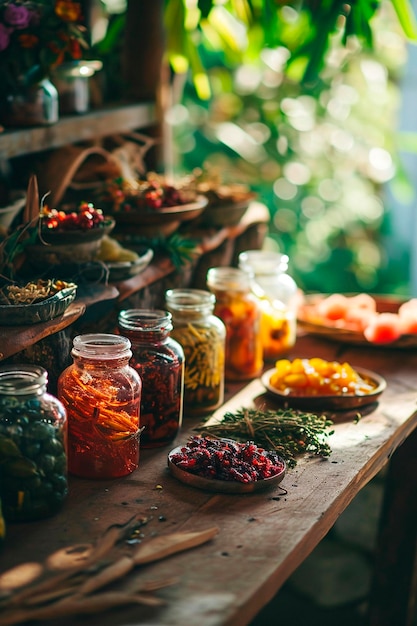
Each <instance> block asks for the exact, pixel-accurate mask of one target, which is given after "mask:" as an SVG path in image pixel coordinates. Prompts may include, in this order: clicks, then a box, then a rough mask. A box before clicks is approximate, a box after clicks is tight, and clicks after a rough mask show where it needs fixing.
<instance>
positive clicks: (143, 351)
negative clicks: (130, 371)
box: [118, 309, 184, 448]
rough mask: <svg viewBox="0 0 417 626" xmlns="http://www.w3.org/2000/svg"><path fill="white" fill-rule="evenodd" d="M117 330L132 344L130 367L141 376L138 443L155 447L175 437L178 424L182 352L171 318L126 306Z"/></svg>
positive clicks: (149, 310)
mask: <svg viewBox="0 0 417 626" xmlns="http://www.w3.org/2000/svg"><path fill="white" fill-rule="evenodd" d="M118 323H119V332H120V333H121V334H122V335H124V336H125V337H127V338H128V339H129V340H130V342H131V344H132V359H131V361H130V364H131V366H132V367H133V368H134V369H135V371H136V372H137V373H138V374H139V376H140V377H141V379H142V384H143V387H142V402H141V426H142V427H143V431H142V434H141V440H140V441H141V446H142V447H143V448H156V447H159V446H164V445H166V444H168V443H170V442H171V441H172V440H173V439H175V437H176V435H177V433H178V431H179V429H180V427H181V423H182V411H183V392H184V390H183V387H184V352H183V349H182V347H181V346H180V344H179V343H177V341H175V339H173V338H172V337H171V336H170V332H171V330H172V317H171V313H169V312H168V311H162V310H159V309H155V310H151V309H127V310H125V311H121V312H120V314H119V320H118Z"/></svg>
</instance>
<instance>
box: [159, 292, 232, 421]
mask: <svg viewBox="0 0 417 626" xmlns="http://www.w3.org/2000/svg"><path fill="white" fill-rule="evenodd" d="M166 303H167V307H168V309H169V310H170V311H171V313H172V319H173V324H174V329H173V331H172V335H173V337H175V339H177V341H178V342H179V343H180V344H181V345H182V347H183V349H184V353H185V381H184V407H185V410H186V412H187V413H189V414H192V415H202V414H204V413H209V412H210V411H213V410H214V409H216V408H217V407H219V406H220V405H221V404H222V403H223V399H224V363H225V347H226V346H225V341H226V328H225V326H224V324H223V322H222V321H221V320H220V318H218V317H217V316H215V315H214V314H213V311H214V306H215V297H214V295H213V294H212V293H210V292H209V291H204V290H203V289H170V290H169V291H167V293H166Z"/></svg>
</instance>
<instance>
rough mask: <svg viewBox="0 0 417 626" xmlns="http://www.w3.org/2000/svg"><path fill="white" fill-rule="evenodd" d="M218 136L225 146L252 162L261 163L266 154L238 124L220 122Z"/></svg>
mask: <svg viewBox="0 0 417 626" xmlns="http://www.w3.org/2000/svg"><path fill="white" fill-rule="evenodd" d="M216 136H217V139H218V140H219V141H221V142H222V143H224V145H225V146H227V147H228V148H230V149H231V150H234V152H236V154H238V155H239V156H241V157H242V159H246V160H247V161H249V162H250V163H259V162H260V161H262V160H263V159H264V158H265V156H266V154H265V150H264V149H263V147H262V146H261V145H259V144H258V143H257V142H256V141H255V140H254V139H253V137H251V136H250V135H249V134H248V133H246V132H245V131H244V130H243V129H242V128H239V126H237V125H236V124H232V123H231V122H224V123H223V124H219V126H218V128H217V131H216Z"/></svg>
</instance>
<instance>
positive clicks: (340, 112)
mask: <svg viewBox="0 0 417 626" xmlns="http://www.w3.org/2000/svg"><path fill="white" fill-rule="evenodd" d="M327 111H328V113H329V114H330V115H331V116H332V117H333V118H334V119H335V120H338V121H339V122H343V121H344V120H347V119H348V117H349V115H350V111H351V107H350V104H349V103H348V102H344V101H343V100H340V98H331V99H330V100H329V102H328V104H327Z"/></svg>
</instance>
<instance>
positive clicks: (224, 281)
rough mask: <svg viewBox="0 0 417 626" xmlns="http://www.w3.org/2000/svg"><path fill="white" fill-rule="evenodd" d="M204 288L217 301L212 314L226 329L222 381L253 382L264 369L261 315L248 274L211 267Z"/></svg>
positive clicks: (231, 269) (227, 268) (236, 270)
mask: <svg viewBox="0 0 417 626" xmlns="http://www.w3.org/2000/svg"><path fill="white" fill-rule="evenodd" d="M207 286H208V288H209V289H210V291H211V292H212V293H213V294H214V295H215V298H216V304H215V308H214V314H215V315H217V316H218V317H219V318H220V319H221V320H222V321H223V322H224V324H225V326H226V356H225V379H226V380H230V381H231V380H249V379H252V378H256V377H257V376H259V375H260V374H261V372H262V368H263V355H262V343H261V336H260V319H261V312H260V308H259V304H258V301H257V299H256V298H255V296H254V295H253V293H252V291H251V276H250V274H248V273H247V272H244V271H243V270H241V269H238V268H234V267H212V268H210V269H209V271H208V273H207Z"/></svg>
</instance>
